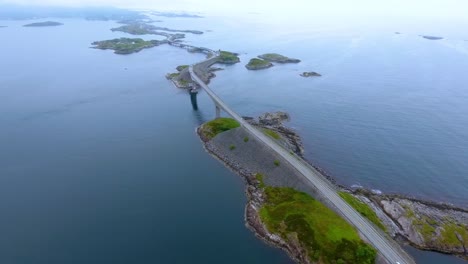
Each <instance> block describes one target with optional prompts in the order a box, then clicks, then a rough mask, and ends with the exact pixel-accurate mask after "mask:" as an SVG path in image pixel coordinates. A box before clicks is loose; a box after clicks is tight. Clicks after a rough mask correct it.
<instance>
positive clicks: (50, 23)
mask: <svg viewBox="0 0 468 264" xmlns="http://www.w3.org/2000/svg"><path fill="white" fill-rule="evenodd" d="M62 25H63V24H62V23H60V22H54V21H45V22H37V23H31V24H26V25H23V27H56V26H62Z"/></svg>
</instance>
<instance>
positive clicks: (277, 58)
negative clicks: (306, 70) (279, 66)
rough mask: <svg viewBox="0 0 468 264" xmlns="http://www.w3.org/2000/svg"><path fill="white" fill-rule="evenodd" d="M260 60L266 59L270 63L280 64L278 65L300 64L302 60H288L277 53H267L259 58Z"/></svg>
mask: <svg viewBox="0 0 468 264" xmlns="http://www.w3.org/2000/svg"><path fill="white" fill-rule="evenodd" d="M258 57H259V58H260V59H264V60H267V61H270V62H278V63H299V62H301V60H299V59H293V58H288V57H286V56H283V55H280V54H277V53H265V54H263V55H260V56H258Z"/></svg>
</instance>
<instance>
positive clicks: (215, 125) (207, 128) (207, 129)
mask: <svg viewBox="0 0 468 264" xmlns="http://www.w3.org/2000/svg"><path fill="white" fill-rule="evenodd" d="M239 126H240V124H239V123H238V122H237V121H236V120H234V119H232V118H225V117H221V118H217V119H215V120H212V121H210V122H207V123H205V124H204V125H203V126H202V133H203V135H204V136H206V137H207V138H208V139H212V138H214V137H215V136H216V135H217V134H219V133H221V132H224V131H228V130H230V129H233V128H236V127H239Z"/></svg>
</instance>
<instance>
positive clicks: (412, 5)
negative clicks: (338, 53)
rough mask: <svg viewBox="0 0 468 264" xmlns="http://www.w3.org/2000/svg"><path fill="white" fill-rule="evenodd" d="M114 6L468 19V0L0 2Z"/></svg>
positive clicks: (0, 0)
mask: <svg viewBox="0 0 468 264" xmlns="http://www.w3.org/2000/svg"><path fill="white" fill-rule="evenodd" d="M1 3H4V4H22V5H54V6H57V5H58V6H115V7H123V8H137V9H155V10H162V11H167V10H169V11H178V10H184V11H191V12H200V13H205V14H213V13H219V14H227V13H242V12H243V13H246V12H259V13H268V14H272V15H281V14H287V15H292V14H299V15H302V16H307V15H310V16H342V15H353V16H388V17H400V16H401V17H416V18H432V19H451V20H468V15H467V14H468V13H467V12H468V0H283V1H277V0H235V1H233V0H216V1H215V0H0V4H1Z"/></svg>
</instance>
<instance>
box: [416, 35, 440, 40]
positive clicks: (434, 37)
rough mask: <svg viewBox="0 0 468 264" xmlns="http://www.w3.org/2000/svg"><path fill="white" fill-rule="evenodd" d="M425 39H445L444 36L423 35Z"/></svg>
mask: <svg viewBox="0 0 468 264" xmlns="http://www.w3.org/2000/svg"><path fill="white" fill-rule="evenodd" d="M421 37H423V38H425V39H429V40H441V39H444V38H443V37H436V36H421Z"/></svg>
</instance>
